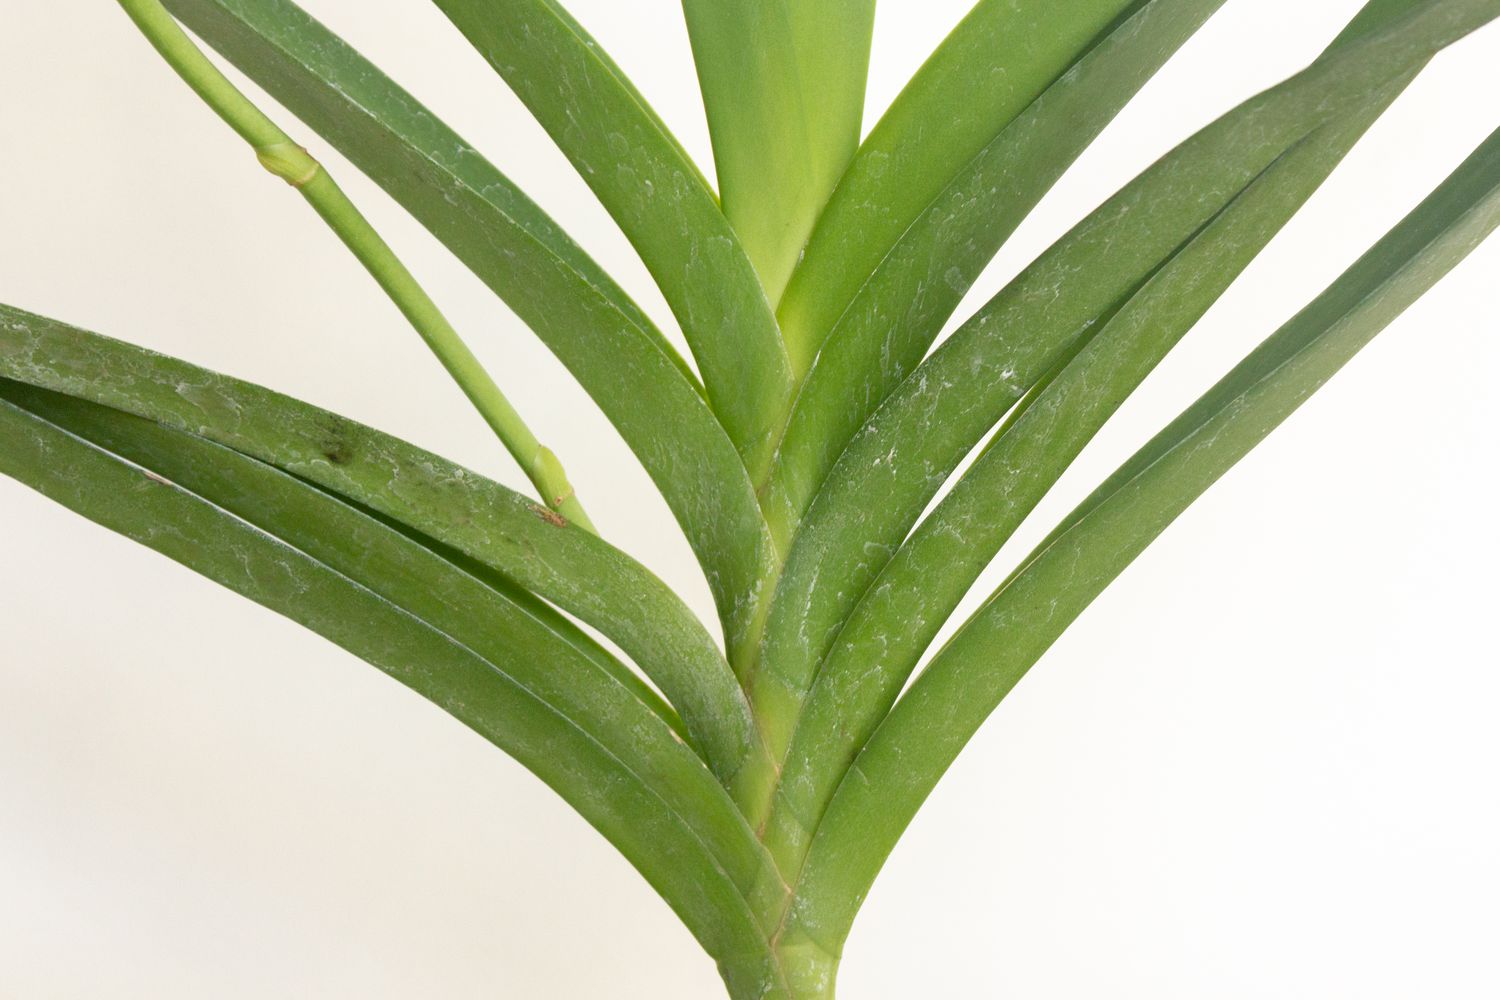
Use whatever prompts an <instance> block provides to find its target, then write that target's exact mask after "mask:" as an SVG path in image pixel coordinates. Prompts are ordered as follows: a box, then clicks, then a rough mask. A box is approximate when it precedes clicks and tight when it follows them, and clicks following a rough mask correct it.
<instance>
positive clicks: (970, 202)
mask: <svg viewBox="0 0 1500 1000" xmlns="http://www.w3.org/2000/svg"><path fill="white" fill-rule="evenodd" d="M1222 2H1223V0H1148V2H1146V3H1143V4H1140V5H1139V6H1138V8H1136V9H1134V10H1133V11H1132V12H1131V13H1130V15H1129V16H1128V17H1125V18H1123V19H1122V20H1120V21H1118V22H1116V23H1114V24H1113V25H1112V26H1111V27H1110V28H1109V29H1108V30H1107V31H1106V32H1104V33H1103V34H1102V35H1101V36H1100V37H1098V38H1097V39H1095V40H1094V41H1093V42H1092V43H1091V44H1090V45H1088V46H1087V47H1086V49H1085V50H1084V51H1083V52H1081V53H1078V55H1077V59H1076V61H1075V62H1073V63H1072V64H1071V66H1069V67H1068V71H1067V72H1066V73H1065V74H1064V75H1063V76H1061V77H1060V78H1058V79H1057V81H1056V82H1055V83H1053V84H1052V85H1051V86H1050V87H1047V88H1046V89H1045V90H1044V91H1043V92H1042V93H1041V94H1040V96H1038V97H1037V98H1036V99H1035V100H1034V101H1032V102H1031V103H1030V104H1029V105H1026V107H1025V110H1024V111H1021V112H1020V114H1018V115H1016V116H1015V118H1014V119H1013V120H1011V121H1010V122H1009V123H1008V124H1006V125H1005V126H1004V127H1003V128H1001V129H1000V130H999V132H998V133H997V134H995V135H993V136H992V137H991V138H989V140H988V141H987V143H986V144H985V145H984V146H983V148H982V149H981V150H980V151H979V152H978V154H977V155H975V156H973V157H970V158H966V159H965V161H964V162H963V163H962V165H961V168H960V169H959V170H958V171H957V173H956V175H953V176H944V177H942V178H941V181H942V186H941V188H940V190H939V192H938V193H937V194H936V195H935V196H933V197H931V198H928V199H926V200H925V201H924V202H923V203H922V205H921V206H920V212H919V213H918V214H917V215H916V217H915V218H913V219H912V220H911V221H910V224H909V225H908V224H903V226H902V228H901V230H900V231H899V232H898V233H897V234H896V235H897V240H896V242H895V244H894V245H891V246H888V247H887V246H884V245H882V246H881V247H880V249H879V254H878V256H877V257H876V259H875V261H874V264H875V265H876V266H875V268H874V271H873V273H870V272H867V271H865V270H864V269H863V268H864V265H863V264H861V265H860V267H859V268H855V269H853V270H852V271H851V273H853V274H855V275H856V278H855V284H854V286H853V287H854V291H853V292H852V293H850V295H844V294H843V293H839V294H837V295H836V294H834V292H833V290H830V289H824V290H822V291H820V292H819V293H818V294H819V296H820V297H821V296H825V295H826V296H830V298H828V299H826V301H828V302H831V303H833V304H834V308H833V310H832V311H830V312H829V313H828V314H827V316H826V317H825V319H827V320H828V321H829V322H830V323H832V330H831V332H829V333H828V335H827V337H826V338H825V339H824V340H823V341H822V342H821V349H820V351H819V353H818V356H817V360H816V361H815V362H814V363H813V366H812V369H811V370H810V371H809V372H808V374H807V378H806V380H805V382H804V383H803V384H802V387H801V389H800V390H799V392H798V395H797V399H796V402H795V403H794V405H793V409H792V414H791V417H790V418H789V421H788V424H787V428H786V432H785V435H784V437H783V439H782V441H781V443H780V445H779V448H778V451H777V456H776V461H775V464H774V466H773V469H772V473H771V478H770V480H769V482H768V483H767V485H766V486H765V487H764V488H763V490H762V495H763V501H764V507H765V510H766V516H767V518H768V520H769V521H770V524H771V530H772V532H773V534H774V535H775V536H776V538H777V539H778V541H779V542H780V543H782V544H783V547H784V543H785V540H786V539H787V538H789V537H790V535H791V534H792V532H793V531H794V529H795V527H796V524H797V522H798V519H799V518H800V517H801V516H802V514H803V513H804V511H805V510H806V509H807V504H808V503H809V502H810V501H811V499H812V497H813V494H814V492H815V491H816V490H817V488H818V486H819V484H820V483H821V482H822V480H823V477H824V476H825V475H827V473H828V470H829V468H831V467H832V465H833V463H834V460H835V459H837V458H838V455H839V453H840V452H841V451H843V449H844V446H845V445H846V444H848V442H849V439H850V438H851V437H853V435H854V434H855V432H856V431H857V430H858V429H859V427H860V425H861V424H862V423H864V421H865V420H866V418H868V417H869V416H870V414H871V413H873V412H874V411H875V409H876V407H878V406H879V405H880V403H881V401H882V400H883V399H884V398H885V397H886V395H887V394H889V393H890V391H891V390H892V389H894V388H895V386H896V385H897V384H898V383H899V382H900V381H901V379H902V378H903V377H905V376H906V375H907V374H909V373H910V372H911V370H912V369H913V368H914V367H915V366H916V365H917V363H918V362H920V361H921V360H922V355H923V354H925V353H926V351H927V348H928V347H929V346H930V345H931V344H932V341H933V339H934V338H935V337H936V336H937V334H938V332H939V331H940V330H941V328H942V325H943V323H944V322H946V321H947V319H948V317H949V316H950V315H951V314H952V312H953V310H954V309H956V308H957V307H958V304H959V302H960V300H961V299H962V298H963V296H964V294H965V293H966V292H967V291H968V290H969V287H970V286H971V285H972V284H973V282H974V280H975V279H976V278H977V277H978V276H979V274H980V272H981V271H982V270H983V269H984V267H985V265H986V264H987V263H988V262H989V260H990V259H991V258H992V257H993V256H994V254H995V252H996V250H998V249H999V248H1000V246H1001V244H1002V243H1004V241H1005V239H1006V238H1007V237H1008V236H1009V235H1010V234H1011V232H1013V231H1014V229H1015V228H1016V226H1018V225H1019V224H1020V223H1021V221H1022V220H1023V219H1025V217H1026V215H1027V214H1028V213H1029V212H1030V211H1031V209H1032V207H1033V206H1035V204H1036V203H1037V202H1038V201H1039V200H1040V199H1041V197H1042V195H1043V194H1045V193H1046V191H1047V190H1048V189H1049V188H1050V187H1051V186H1052V184H1053V183H1054V182H1055V181H1056V180H1057V179H1058V177H1060V176H1061V175H1062V173H1063V172H1064V171H1065V170H1066V169H1067V167H1068V165H1069V164H1070V163H1072V161H1073V160H1074V159H1075V158H1076V157H1077V156H1078V155H1079V154H1080V153H1081V152H1083V150H1084V149H1085V148H1087V147H1088V145H1089V143H1090V142H1092V141H1093V139H1094V137H1095V136H1096V135H1098V133H1099V132H1100V131H1101V130H1102V129H1103V128H1104V126H1105V125H1106V124H1108V123H1109V121H1110V120H1111V119H1112V118H1113V117H1114V116H1115V114H1116V113H1118V112H1119V110H1120V109H1121V108H1122V107H1124V105H1125V103H1126V102H1127V101H1128V100H1129V99H1130V98H1131V97H1132V96H1133V95H1134V94H1135V92H1136V91H1137V90H1139V89H1140V87H1141V86H1142V85H1144V84H1145V82H1146V81H1147V80H1149V79H1150V78H1151V76H1152V75H1153V74H1154V73H1155V72H1156V70H1157V69H1159V68H1160V67H1161V65H1162V64H1163V63H1165V62H1166V60H1167V59H1168V58H1170V56H1171V55H1172V53H1173V52H1175V51H1176V50H1177V48H1178V47H1179V46H1181V45H1182V44H1183V42H1185V41H1186V40H1187V39H1188V38H1189V37H1191V36H1192V34H1193V32H1194V31H1195V30H1197V28H1198V26H1199V25H1201V24H1202V23H1203V22H1204V21H1205V20H1206V19H1207V18H1208V16H1209V15H1210V14H1212V13H1213V12H1214V10H1216V9H1217V8H1218V7H1219V5H1220V4H1221V3H1222ZM1070 9H1071V8H1070ZM1097 16H1098V17H1099V18H1103V17H1104V15H1103V13H1102V12H1101V13H1099V14H1098V15H1097ZM1059 23H1060V22H1059ZM975 54H976V56H979V57H981V58H985V59H989V58H992V55H991V54H990V53H989V52H988V51H987V50H985V49H983V48H980V49H979V50H978V51H977V52H976V53H975ZM983 65H991V64H989V63H983ZM912 144H914V145H917V144H920V145H924V146H925V145H931V144H932V143H931V141H930V140H929V139H928V138H927V137H926V136H922V137H921V139H920V143H918V141H917V140H916V139H912ZM851 176H852V173H851ZM882 193H883V189H882ZM830 211H832V210H830ZM838 235H839V240H840V244H841V245H845V246H850V247H857V246H858V245H859V244H860V243H861V242H862V240H863V237H862V236H861V234H860V233H859V232H858V231H844V232H841V233H839V234H838ZM815 239H816V237H815ZM796 280H797V279H795V278H794V279H793V286H794V287H795V285H796ZM851 296H852V297H851ZM787 301H788V304H789V305H790V303H791V302H792V290H789V291H788V299H787ZM820 301H823V300H822V299H821V298H820ZM846 307H847V308H846ZM784 320H785V321H787V322H788V323H790V320H789V318H786V317H784ZM788 329H795V327H792V326H790V325H789V326H788Z"/></svg>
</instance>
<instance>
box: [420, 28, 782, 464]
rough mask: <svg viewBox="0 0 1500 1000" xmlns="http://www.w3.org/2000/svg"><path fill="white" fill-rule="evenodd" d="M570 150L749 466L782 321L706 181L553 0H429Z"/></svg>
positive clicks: (773, 404)
mask: <svg viewBox="0 0 1500 1000" xmlns="http://www.w3.org/2000/svg"><path fill="white" fill-rule="evenodd" d="M435 2H436V3H437V6H438V7H439V8H441V9H442V11H443V13H445V14H447V15H448V18H449V19H450V20H451V21H452V22H453V23H454V24H455V25H456V26H457V27H458V29H459V30H460V31H462V32H463V33H464V35H465V36H466V37H467V38H468V39H469V41H470V42H471V43H472V44H473V45H474V47H475V48H476V49H477V50H478V51H479V52H480V54H482V55H483V56H484V57H485V58H486V59H487V60H489V63H490V65H491V66H493V67H494V68H495V71H496V72H497V73H499V74H500V75H501V76H502V77H504V79H505V82H506V83H508V84H509V85H510V87H511V89H512V90H513V91H515V93H516V96H518V97H519V98H520V99H521V100H522V102H524V103H525V104H526V106H527V107H528V108H529V109H530V110H531V113H532V115H533V116H535V118H536V119H537V121H538V122H540V123H541V125H542V127H543V128H545V129H546V130H547V132H548V134H550V135H551V136H552V139H553V141H554V142H556V143H557V145H558V147H559V148H560V149H561V150H562V151H563V152H564V153H565V154H566V155H567V156H568V158H569V159H570V160H571V161H572V162H573V165H574V166H575V167H576V168H577V169H578V172H579V174H580V175H581V176H582V177H583V179H584V180H585V181H586V182H588V185H589V186H590V187H591V188H593V190H594V193H595V194H596V195H598V197H599V200H600V201H601V202H602V203H603V204H604V207H605V208H606V209H608V211H609V213H610V214H611V215H612V216H614V219H615V221H616V222H617V223H618V224H619V226H620V228H621V229H622V230H623V231H624V233H625V235H626V237H627V238H628V239H629V240H630V242H631V243H632V244H633V245H634V246H635V248H636V251H637V252H638V253H639V254H640V255H641V259H642V260H643V261H644V262H645V264H646V267H647V269H648V270H650V272H651V274H652V276H653V277H654V278H655V279H656V283H657V285H658V286H659V287H660V288H661V290H662V294H663V295H664V296H666V299H667V303H668V304H669V305H670V306H671V307H672V312H673V313H674V314H675V315H676V317H677V322H678V323H679V324H680V325H681V327H682V332H683V334H684V335H685V336H686V337H687V340H688V344H689V346H691V347H692V349H693V356H694V357H695V358H696V359H697V361H698V368H699V370H700V371H701V372H702V373H703V383H704V386H705V387H706V388H707V390H708V398H709V402H710V403H711V404H712V405H713V408H714V412H715V413H717V414H718V416H719V419H720V421H721V422H722V423H723V424H724V427H725V429H726V430H727V431H728V432H729V436H730V438H731V439H733V441H734V442H735V444H736V446H737V447H738V448H739V450H740V453H741V454H742V455H743V456H744V458H745V462H746V464H747V465H748V466H749V467H750V468H751V469H752V470H754V471H755V472H757V473H758V472H759V471H761V470H763V469H764V467H765V465H766V463H767V462H768V461H769V458H770V450H771V447H772V444H773V438H774V434H775V431H776V429H777V427H779V426H780V421H781V416H782V414H783V412H784V410H785V407H786V404H787V400H788V398H789V396H790V392H791V375H790V370H789V368H788V366H787V359H786V351H785V349H784V347H783V345H782V342H781V331H780V328H779V327H778V326H777V325H776V319H775V316H774V315H773V314H772V311H771V306H770V303H769V302H768V301H767V299H766V294H765V291H764V289H763V288H762V287H761V284H760V280H759V278H758V277H757V275H756V273H755V268H754V266H753V265H752V264H751V262H750V258H749V257H748V256H746V254H745V251H744V248H743V247H742V246H741V245H740V241H739V237H738V236H737V235H736V234H735V231H734V229H733V228H732V227H731V226H730V224H729V220H728V219H726V218H725V217H724V214H723V212H722V211H721V210H720V208H719V205H718V203H717V202H716V201H715V199H714V197H713V192H712V191H710V190H709V188H708V186H707V185H706V184H705V183H704V182H703V180H702V178H701V175H700V174H699V173H698V171H697V169H696V168H695V167H694V166H693V164H692V162H691V161H690V160H689V159H688V158H687V156H686V154H684V153H683V151H682V149H681V147H680V146H679V145H678V144H677V142H676V141H675V140H674V139H673V138H672V136H671V134H670V133H669V132H668V131H667V129H666V127H665V126H664V125H662V123H661V121H660V120H659V119H658V118H657V117H656V115H655V114H654V113H653V112H652V111H651V110H650V109H649V107H648V106H647V105H646V103H645V101H644V100H643V99H642V98H641V96H640V95H639V94H637V93H636V92H635V89H634V88H633V87H632V86H631V85H630V84H629V82H628V81H627V80H626V78H625V75H624V74H623V73H621V72H620V70H619V68H618V67H617V66H615V65H614V63H613V62H611V61H610V60H609V59H608V57H607V56H605V55H604V53H603V50H602V49H601V48H600V47H599V45H598V43H597V42H595V41H594V40H593V39H592V38H590V37H589V35H588V33H587V32H585V31H584V30H583V28H582V27H581V26H580V25H579V24H578V23H577V22H576V21H574V20H573V18H572V17H570V16H569V15H568V13H567V11H566V10H564V9H563V7H562V5H561V4H559V3H557V2H556V0H435Z"/></svg>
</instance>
